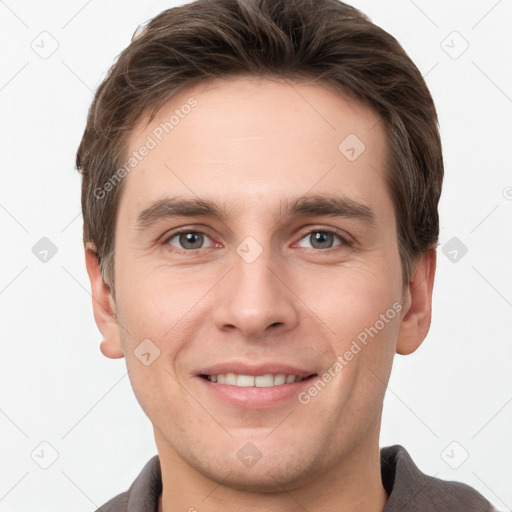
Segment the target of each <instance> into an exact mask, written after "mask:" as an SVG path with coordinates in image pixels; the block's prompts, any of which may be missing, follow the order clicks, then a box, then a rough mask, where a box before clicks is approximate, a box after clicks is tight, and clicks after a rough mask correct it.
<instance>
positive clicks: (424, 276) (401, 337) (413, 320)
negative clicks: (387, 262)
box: [396, 249, 436, 355]
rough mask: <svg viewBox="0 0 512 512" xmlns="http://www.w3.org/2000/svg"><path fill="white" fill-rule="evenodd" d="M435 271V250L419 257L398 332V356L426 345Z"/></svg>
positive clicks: (408, 289)
mask: <svg viewBox="0 0 512 512" xmlns="http://www.w3.org/2000/svg"><path fill="white" fill-rule="evenodd" d="M435 272H436V250H435V249H430V250H428V251H426V252H424V253H422V254H421V255H419V256H418V259H417V261H416V265H415V267H414V272H413V277H412V281H411V282H410V283H409V285H408V287H407V289H406V291H405V294H404V300H403V316H402V321H401V324H400V330H399V332H398V340H397V345H396V352H397V354H401V355H407V354H411V353H412V352H414V351H415V350H416V349H417V348H418V347H419V346H420V345H421V343H422V342H423V340H424V339H425V337H426V336H427V333H428V331H429V329H430V321H431V319H432V290H433V287H434V276H435Z"/></svg>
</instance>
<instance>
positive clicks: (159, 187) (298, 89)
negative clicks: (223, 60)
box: [120, 77, 391, 221]
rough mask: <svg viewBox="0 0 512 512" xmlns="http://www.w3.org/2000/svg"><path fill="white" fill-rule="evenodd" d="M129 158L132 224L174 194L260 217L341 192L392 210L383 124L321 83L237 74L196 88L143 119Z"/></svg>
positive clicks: (127, 205) (126, 196)
mask: <svg viewBox="0 0 512 512" xmlns="http://www.w3.org/2000/svg"><path fill="white" fill-rule="evenodd" d="M144 148H146V149H144ZM142 153H143V154H142ZM134 155H135V156H134ZM125 160H126V162H127V163H128V162H130V161H131V163H132V164H133V165H127V166H126V167H127V169H128V170H129V172H128V173H127V176H126V178H125V179H126V181H127V182H126V183H125V186H124V189H123V194H122V197H121V205H120V208H122V209H123V210H124V213H126V214H127V215H129V216H130V220H131V221H133V220H134V216H135V215H136V213H137V211H140V210H141V209H142V208H144V207H145V206H147V204H149V203H150V202H153V201H155V200H157V199H159V198H162V197H165V196H168V195H173V196H183V197H198V196H199V197H201V198H207V199H212V200H218V202H219V203H224V204H229V205H230V206H232V207H233V208H235V209H240V210H241V209H243V208H249V207H250V206H251V205H259V208H260V213H261V207H262V206H263V205H269V206H271V205H272V197H276V198H279V199H282V198H283V197H286V196H287V195H290V196H298V195H304V194H306V193H307V192H308V191H311V192H315V193H327V192H333V191H339V192H341V193H343V194H344V195H348V196H351V197H352V198H354V199H358V200H361V201H364V202H366V203H385V204H381V205H380V208H381V209H382V208H383V209H384V210H386V209H387V210H388V211H387V214H390V213H391V212H390V211H389V210H390V208H389V207H390V200H389V197H388V195H387V191H386V187H385V182H384V176H385V172H386V171H385V162H386V160H387V144H386V137H385V132H384V126H383V123H382V122H381V120H380V118H379V116H378V115H377V114H376V113H375V112H374V111H373V110H372V109H370V108H369V107H367V106H365V105H363V104H361V103H360V102H357V101H355V100H353V99H351V98H350V97H348V96H345V95H342V94H340V93H338V92H337V91H336V92H335V91H333V90H332V89H329V88H327V87H325V86H321V85H311V84H305V83H293V82H289V81H286V82H285V81H272V80H268V79H264V78H256V77H239V78H230V79H216V80H213V81H211V82H209V83H207V84H205V83H203V84H198V85H196V86H194V87H190V88H188V89H186V90H184V91H181V92H180V93H179V94H176V95H175V96H174V97H173V98H172V99H171V100H169V101H168V102H167V103H166V104H165V105H164V106H163V107H161V108H160V110H159V111H158V112H157V113H156V115H155V117H154V118H153V119H152V120H151V121H150V122H148V119H147V118H142V119H141V120H140V121H139V123H138V125H137V126H136V128H135V129H134V130H133V132H132V135H131V137H130V138H129V140H128V144H127V151H126V155H125ZM262 200H263V202H262ZM380 213H383V212H380Z"/></svg>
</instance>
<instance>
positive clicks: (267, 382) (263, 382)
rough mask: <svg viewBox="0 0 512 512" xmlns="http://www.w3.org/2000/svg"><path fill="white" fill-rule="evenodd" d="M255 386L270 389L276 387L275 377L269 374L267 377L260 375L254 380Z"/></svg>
mask: <svg viewBox="0 0 512 512" xmlns="http://www.w3.org/2000/svg"><path fill="white" fill-rule="evenodd" d="M254 385H255V386H256V387H257V388H269V387H270V386H273V385H274V376H273V375H271V374H270V373H268V374H267V375H258V376H257V377H256V378H255V379H254Z"/></svg>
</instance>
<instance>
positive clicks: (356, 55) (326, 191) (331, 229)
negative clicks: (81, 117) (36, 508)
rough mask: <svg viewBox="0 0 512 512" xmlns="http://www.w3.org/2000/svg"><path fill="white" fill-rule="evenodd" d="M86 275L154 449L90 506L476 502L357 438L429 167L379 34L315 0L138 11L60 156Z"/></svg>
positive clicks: (433, 238)
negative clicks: (74, 190) (128, 480)
mask: <svg viewBox="0 0 512 512" xmlns="http://www.w3.org/2000/svg"><path fill="white" fill-rule="evenodd" d="M77 167H78V169H79V170H80V171H81V172H82V175H83V188H82V209H83V217H84V244H85V255H86V265H87V271H88V274H89V277H90V280H91V286H92V295H93V308H94V315H95V320H96V323H97V325H98V327H99V329H100V331H101V333H102V335H103V341H102V343H101V350H102V352H103V354H104V355H105V356H107V357H111V358H118V357H124V358H125V359H126V364H127V368H128V372H129V376H130V381H131V383H132V386H133V389H134V392H135V395H136V397H137V399H138V401H139V403H140V405H141V407H142V408H143V410H144V412H145V413H146V414H147V416H148V417H149V419H150V420H151V422H152V424H153V427H154V434H155V441H156V445H157V449H158V456H155V457H154V458H153V459H151V460H150V461H149V462H148V464H147V465H146V467H145V468H144V469H143V470H142V472H141V474H140V475H139V477H138V478H137V479H136V481H135V482H134V483H133V485H132V486H131V487H130V489H129V490H128V491H127V492H126V493H123V494H121V495H119V496H117V497H116V498H113V499H112V500H111V501H110V502H108V503H107V504H105V505H104V506H103V507H101V509H100V510H102V511H105V512H106V511H112V512H114V511H130V512H135V511H144V512H146V511H154V510H158V511H164V512H171V511H176V510H189V511H194V510H198V511H220V510H270V511H288V510H289V511H291V510H297V509H299V510H311V511H320V510H322V511H334V510H350V511H359V510H360V511H363V510H364V511H369V512H377V511H379V512H380V511H383V510H384V511H385V512H391V511H398V510H407V511H420V510H421V511H434V510H464V511H466V512H467V511H487V510H493V508H492V506H491V504H490V503H489V502H488V501H487V500H485V498H484V497H483V496H481V495H480V494H479V493H477V492H476V491H475V490H473V489H471V488H470V487H468V486H466V485H464V484H460V483H455V482H444V481H441V480H438V479H435V478H431V477H428V476H426V475H424V474H423V473H421V472H420V471H419V470H418V468H417V467H416V466H415V465H414V463H413V461H412V460H411V458H410V456H409V455H408V453H407V451H406V450H405V449H404V448H403V447H401V446H393V447H386V448H383V449H382V450H379V444H378V441H379V430H380V420H381V413H382V403H383V398H384V392H385V388H386V384H387V382H388V379H389V375H390V372H391V367H392V362H393V357H394V354H395V353H399V354H409V353H411V352H413V351H414V350H416V349H417V348H418V346H419V345H420V344H421V342H422V341H423V340H424V338H425V336H426V334H427V332H428V330H429V326H430V320H431V298H432V289H433V282H434V273H435V266H436V245H437V238H438V231H439V221H438V213H437V205H438V201H439V197H440V193H441V185H442V179H443V161H442V152H441V143H440V139H439V132H438V126H437V116H436V111H435V107H434V105H433V102H432V98H431V96H430V93H429V91H428V89H427V87H426V85H425V82H424V80H423V78H422V76H421V74H420V72H419V71H418V69H417V68H416V66H415V65H414V64H413V63H412V62H411V60H410V59H409V57H408V56H407V55H406V54H405V52H404V50H403V49H402V48H401V46H400V45H399V44H398V43H397V41H396V40H395V39H394V38H393V37H391V36H390V35H389V34H387V33H386V32H384V31H383V30H382V29H380V28H379V27H377V26H375V25H373V24H372V23H371V22H370V20H369V19H368V18H367V17H365V16H364V15H363V14H362V13H360V12H359V11H357V10H355V9H354V8H352V7H350V6H348V5H345V4H343V3H341V2H338V1H337V0H322V1H312V0H296V1H286V0H259V1H256V0H247V1H242V0H239V1H236V0H221V1H217V0H216V1H209V0H198V1H196V2H194V3H191V4H188V5H185V6H182V7H179V8H175V9H171V10H168V11H165V12H163V13H162V14H160V15H159V16H157V17H156V18H155V19H153V20H152V21H151V22H150V23H149V24H148V25H147V26H146V27H145V28H144V29H143V30H142V31H141V32H140V33H138V34H136V35H135V37H134V39H133V41H132V43H131V44H130V46H129V47H128V48H127V49H126V50H125V51H124V52H123V53H122V54H121V55H120V57H119V59H118V61H117V63H116V64H115V65H114V66H113V68H112V69H111V70H110V72H109V74H108V76H107V78H106V79H105V81H104V82H103V83H102V84H101V86H100V87H99V89H98V91H97V93H96V96H95V98H94V102H93V104H92V106H91V110H90V114H89V119H88V122H87V127H86V130H85V133H84V137H83V139H82V143H81V145H80V148H79V150H78V155H77Z"/></svg>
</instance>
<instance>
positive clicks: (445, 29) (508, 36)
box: [0, 0, 512, 512]
mask: <svg viewBox="0 0 512 512" xmlns="http://www.w3.org/2000/svg"><path fill="white" fill-rule="evenodd" d="M352 4H353V5H354V6H356V7H358V8H360V9H361V10H363V12H365V13H367V14H368V15H369V16H370V17H371V18H372V20H373V21H374V22H375V23H377V24H378V25H380V26H382V27H383V28H384V29H385V30H387V31H388V32H390V33H391V34H392V35H394V36H395V37H396V38H397V39H398V40H399V42H400V43H401V44H402V45H403V46H404V48H405V50H406V51H407V52H408V53H409V55H410V56H411V58H412V59H413V60H414V62H415V63H416V64H417V66H418V68H419V69H420V70H421V72H422V73H423V74H424V75H425V77H426V81H427V83H428V85H429V88H430V90H431V92H432V95H433V97H434V101H435V102H436V105H437V108H438V113H439V117H440V124H441V134H442V139H443V146H444V158H445V170H446V178H445V184H444V191H443V197H442V201H441V207H440V214H441V221H442V223H441V236H440V243H441V247H440V249H439V254H438V269H437V279H436V283H435V286H434V305H433V322H432V327H431V330H430V333H429V335H428V337H427V339H426V341H425V342H424V344H423V345H422V347H420V349H419V350H418V351H417V352H416V353H414V354H412V355H410V356H407V357H402V356H397V358H396V360H395V366H394V370H393V374H392V378H391V381H390V383H389V391H388V394H387V398H386V403H385V413H384V417H383V426H382V436H381V446H385V445H390V444H401V445H403V446H405V447H406V448H407V450H408V451H409V453H410V454H411V455H412V457H413V459H414V461H415V462H416V464H417V465H418V466H419V467H420V469H421V470H422V471H424V472H426V473H428V474H431V475H436V476H437V477H439V478H442V479H445V480H458V481H462V482H466V483H467V484H469V485H471V486H472V487H474V488H476V489H477V490H479V491H480V492H481V493H483V494H484V495H485V496H486V497H487V498H488V499H489V500H491V501H492V502H493V503H494V504H495V505H496V506H497V507H498V508H499V509H501V510H511V509H512V486H511V485H510V483H511V482H512V436H511V433H512V429H511V427H512V372H511V363H512V326H511V318H512V315H511V313H512V286H511V283H512V280H511V277H512V229H511V225H512V200H511V199H512V188H511V187H512V172H511V162H512V127H511V124H512V123H511V120H512V31H511V30H510V26H511V25H512V1H511V0H501V1H496V0H478V1H476V0H473V1H464V0H459V1H450V2H447V1H445V0H442V1H441V0H436V1H427V0H415V1H414V2H413V1H412V0H393V1H389V0H388V1H385V2H383V1H377V0H357V1H354V2H352ZM174 5H177V4H176V3H173V2H171V1H169V2H149V1H146V2H143V1H142V0H141V1H138V2H135V1H133V0H132V1H127V0H122V1H121V0H106V1H100V0H89V1H84V0H73V1H66V2H64V1H63V0H61V1H60V2H58V1H55V0H54V1H45V2H35V1H31V2H27V1H20V2H15V1H14V0H5V1H3V0H2V1H0V38H1V47H2V53H1V55H2V64H1V66H0V104H1V108H2V111H1V112H2V115H1V134H0V141H1V143H2V151H1V156H0V158H1V160H0V172H1V173H2V178H1V187H0V223H1V226H2V252H1V254H2V265H1V266H0V304H1V308H2V321H1V325H0V328H1V335H2V344H1V347H2V353H1V358H0V361H1V385H2V402H1V408H0V428H1V432H2V444H1V452H0V456H1V460H2V468H1V476H0V510H1V511H2V512H21V511H29V510H38V511H39V512H44V511H57V510H62V511H64V510H66V511H68V510H83V511H94V510H96V508H97V507H99V506H100V505H102V504H103V503H104V502H106V501H107V500H108V499H110V498H112V497H113V496H114V495H116V494H118V493H119V492H122V491H124V490H126V489H127V488H128V486H129V485H130V484H131V482H132V481H133V479H134V478H135V477H136V475H137V474H138V473H139V471H140V470H141V469H142V467H143V465H144V464H145V463H146V462H147V460H148V459H149V458H150V457H151V456H152V455H154V454H156V447H155V445H154V441H153V432H152V428H151V424H150V422H149V420H148V419H147V418H146V416H145V415H144V414H143V412H142V410H141V409H140V407H139V405H138V403H137V402H136V399H135V398H134V395H133V392H132V390H131V387H130V385H129V381H128V378H127V375H126V369H125V364H124V360H123V359H121V360H115V361H114V360H110V359H106V358H104V357H103V356H102V355H101V353H100V352H99V342H100V340H101V338H100V334H99V331H98V330H97V328H96V326H95V324H94V320H93V315H92V307H91V297H90V294H89V290H90V287H89V282H88V278H87V274H86V271H85V265H84V257H83V250H82V245H81V235H82V232H81V229H82V218H81V214H80V177H79V174H78V173H77V172H76V171H75V170H74V157H75V153H76V149H77V146H78V143H79V141H80V137H81V134H82V131H83V129H84V126H85V119H86V113H87V109H88V107H89V105H90V102H91V100H92V95H93V91H94V90H95V88H96V87H97V86H98V85H99V83H100V81H101V79H102V78H103V77H104V76H105V72H106V70H107V69H108V68H109V67H110V65H111V64H112V63H113V61H114V59H115V57H116V56H117V55H118V54H119V52H120V51H121V50H122V49H123V48H124V47H125V46H126V45H127V44H128V43H129V41H130V38H131V36H132V34H133V32H134V30H135V28H136V27H137V25H138V24H140V23H143V22H145V21H147V20H148V19H149V18H150V17H152V16H154V15H156V14H157V13H159V12H160V11H162V10H163V9H165V8H168V7H171V6H174ZM453 31H456V32H457V33H458V34H453ZM41 32H46V33H45V34H43V35H40V34H41ZM48 34H50V35H48ZM43 38H44V39H43ZM52 38H53V39H54V40H55V42H52ZM462 38H463V39H462ZM464 40H465V41H467V43H468V44H469V47H468V48H467V50H466V51H464V53H462V54H461V55H460V56H458V54H459V53H460V52H461V51H462V50H463V49H464V47H465V44H466V43H464ZM443 41H444V42H443ZM57 44H58V48H57V49H56V51H55V52H54V53H53V54H52V55H51V56H49V57H48V58H46V59H43V58H41V57H40V56H39V55H38V53H36V51H34V49H33V48H39V51H40V52H42V51H43V49H42V47H43V46H44V48H45V49H46V50H45V51H48V50H49V49H51V48H52V45H55V46H56V45H57ZM31 45H32V46H31ZM454 56H458V58H453V57H454ZM42 237H48V238H49V239H50V240H51V241H52V242H53V243H54V244H55V246H56V247H57V249H58V252H57V253H56V254H55V256H53V257H52V258H51V259H50V260H49V261H48V262H47V263H42V262H41V261H39V259H38V258H36V256H35V255H34V254H33V253H32V247H33V246H34V245H35V244H36V243H37V242H38V241H39V240H40V239H41V238H42ZM453 237H457V238H458V239H459V240H460V241H461V242H462V243H464V245H465V246H466V247H467V249H468V252H467V254H465V255H464V256H462V257H458V259H457V261H456V262H453V261H451V260H450V258H449V257H447V256H445V255H444V254H443V252H442V249H443V247H444V244H446V243H447V242H448V241H449V240H450V239H452V238H453ZM448 248H449V246H448ZM311 428H312V433H314V424H312V425H311ZM43 441H45V442H47V443H49V444H50V445H51V446H52V447H53V448H50V447H49V446H48V445H42V446H40V443H41V442H43ZM454 441H455V443H454ZM34 450H35V451H34ZM52 450H55V451H56V452H57V453H58V458H57V459H56V461H55V462H54V463H53V464H52V465H51V466H50V467H49V468H48V469H42V468H41V467H40V466H39V465H38V463H39V464H49V463H50V462H51V457H52ZM31 453H32V454H33V458H32V457H31ZM466 455H469V457H468V458H467V460H465V461H464V458H465V457H466ZM36 461H37V462H38V463H36ZM461 461H463V462H462V464H461V465H460V467H458V469H452V467H450V465H449V464H448V463H447V462H450V464H451V465H452V466H456V465H458V464H459V463H461Z"/></svg>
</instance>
